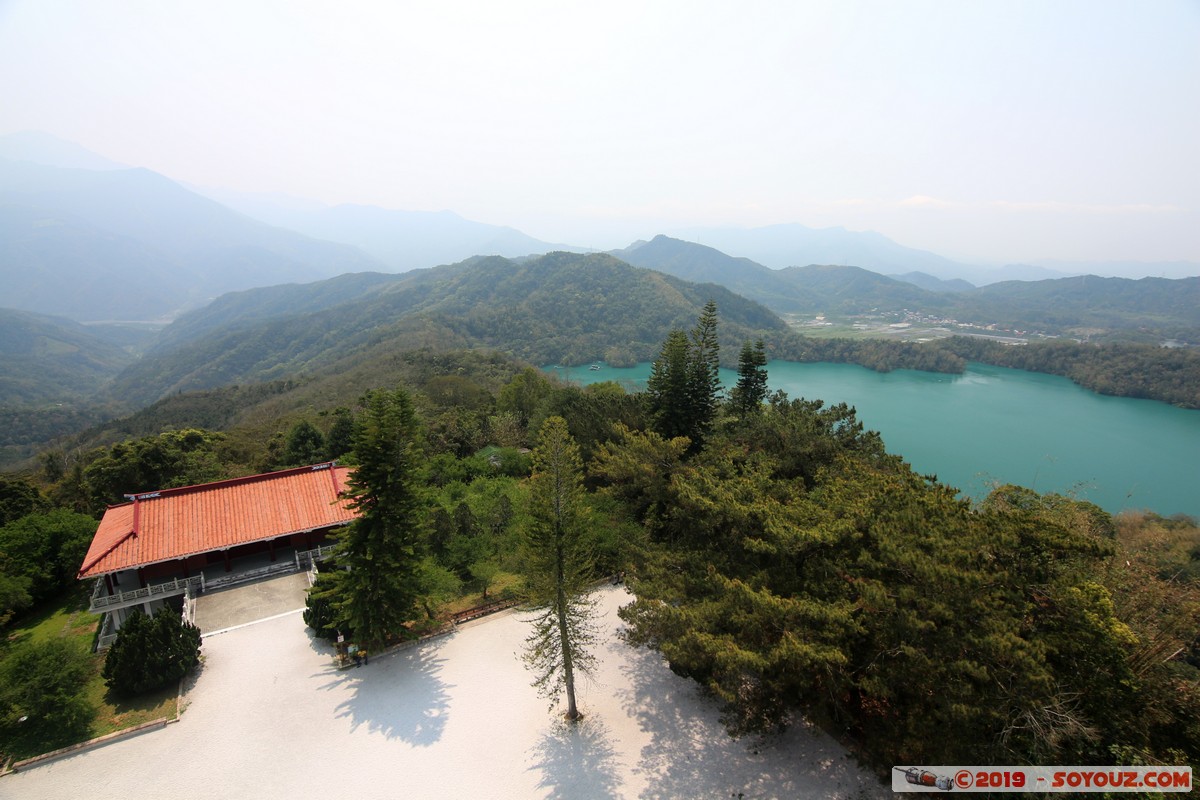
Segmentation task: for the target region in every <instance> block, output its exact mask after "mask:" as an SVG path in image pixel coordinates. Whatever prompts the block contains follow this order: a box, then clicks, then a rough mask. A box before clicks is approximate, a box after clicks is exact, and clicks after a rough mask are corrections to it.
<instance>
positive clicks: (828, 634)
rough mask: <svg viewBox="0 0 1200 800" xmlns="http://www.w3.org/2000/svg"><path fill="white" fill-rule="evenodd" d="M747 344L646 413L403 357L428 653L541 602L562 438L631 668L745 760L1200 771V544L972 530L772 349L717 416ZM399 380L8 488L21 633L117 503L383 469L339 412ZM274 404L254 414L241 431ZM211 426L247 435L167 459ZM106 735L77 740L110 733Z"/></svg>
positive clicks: (230, 402)
mask: <svg viewBox="0 0 1200 800" xmlns="http://www.w3.org/2000/svg"><path fill="white" fill-rule="evenodd" d="M497 266H498V265H497ZM724 326H725V320H724V318H723V317H722V318H719V320H718V317H717V316H716V310H715V307H714V306H713V305H711V304H707V305H706V306H705V307H704V309H703V311H702V312H701V314H700V316H699V322H697V323H696V325H695V327H694V328H693V327H690V326H687V327H682V326H681V327H679V328H676V329H675V330H674V331H672V332H670V333H669V334H668V335H667V337H666V338H665V340H664V341H663V342H662V343H661V345H660V347H659V348H658V351H657V353H656V358H655V359H654V361H655V365H654V369H653V371H652V375H653V378H652V380H651V382H650V386H649V389H648V391H647V392H646V393H645V394H635V395H631V394H628V393H626V392H625V391H624V390H623V389H621V387H619V386H616V385H613V384H597V385H595V386H591V387H588V388H586V389H583V388H579V387H574V386H566V385H562V384H559V383H557V382H556V381H554V380H553V379H552V378H549V377H547V376H545V375H543V374H542V373H540V372H539V371H537V370H534V369H532V368H523V367H522V366H521V365H520V364H518V363H516V362H514V361H512V360H511V359H509V358H508V357H506V356H504V355H501V354H497V353H483V352H481V351H478V350H472V351H466V352H457V353H453V352H436V351H433V350H426V351H422V352H420V353H411V352H410V353H393V354H392V359H393V360H392V362H391V363H392V365H393V366H392V368H393V372H392V373H390V375H389V382H388V384H387V386H386V388H387V389H388V390H389V391H393V390H395V389H396V388H397V386H399V387H400V388H401V389H402V390H403V392H404V393H405V394H406V395H408V396H411V398H412V407H413V409H414V412H415V416H416V421H415V424H414V425H413V426H412V427H411V429H410V430H408V431H407V433H406V434H405V436H406V439H405V441H406V443H409V444H410V445H411V447H413V448H415V449H416V451H417V452H418V453H419V456H420V457H419V458H416V459H414V460H413V462H412V463H413V464H415V465H417V470H416V472H415V474H414V479H415V480H417V481H419V484H420V487H421V491H420V492H419V493H416V494H414V495H413V497H415V498H419V502H418V501H414V502H418V507H417V508H416V509H415V510H414V511H413V513H412V514H411V515H410V522H415V528H413V531H411V533H413V535H415V536H416V538H415V539H414V541H415V542H416V544H415V549H414V551H413V553H412V554H411V555H413V557H414V558H415V559H417V560H419V563H420V567H419V569H416V570H413V571H412V573H411V574H406V575H404V576H400V577H399V578H398V579H400V580H405V581H407V582H408V583H407V588H408V589H409V590H412V591H415V592H417V593H418V603H417V608H418V609H419V615H420V616H421V617H422V619H421V620H420V621H418V622H417V623H415V625H414V629H413V630H424V629H425V628H426V627H429V626H434V625H436V624H438V623H439V621H440V620H442V619H444V618H445V614H446V613H448V612H447V611H446V609H448V608H454V607H455V606H454V603H455V602H459V601H462V602H477V601H479V600H480V599H482V598H486V597H488V596H489V592H490V593H492V594H493V595H494V594H497V593H499V594H502V595H504V596H510V597H515V598H520V597H521V596H522V588H521V587H522V585H523V580H524V578H526V577H528V576H527V575H526V574H525V573H526V571H527V570H528V569H529V564H528V562H527V561H525V560H523V559H522V558H521V552H520V549H519V547H518V546H517V543H518V542H519V541H520V539H521V536H522V534H523V532H524V531H526V530H527V528H528V526H529V525H530V524H531V523H530V511H529V503H530V498H529V493H530V479H529V476H530V462H529V460H528V459H527V458H526V457H525V456H524V454H523V453H522V452H521V450H520V448H522V447H531V446H534V447H536V446H537V445H538V444H539V442H540V441H541V436H542V431H543V427H544V425H545V423H546V421H547V420H549V419H556V420H557V419H558V418H561V420H562V421H563V422H564V423H565V427H566V429H567V431H568V432H569V434H570V437H571V438H572V439H573V440H574V442H575V443H576V444H578V446H579V451H580V454H581V457H582V460H583V465H584V470H585V473H586V474H585V476H584V477H585V479H586V481H585V486H586V487H587V492H586V494H585V496H584V497H583V498H582V499H581V504H583V505H584V506H586V512H587V514H588V515H589V517H590V519H591V520H592V523H593V524H591V525H589V526H587V530H588V535H589V536H590V537H592V539H591V542H590V545H591V548H592V550H593V552H594V554H595V563H596V571H595V573H594V575H593V577H597V578H598V577H601V576H603V575H611V574H612V573H613V572H617V571H624V572H625V573H626V574H627V575H628V578H629V582H630V587H631V589H632V590H633V592H634V594H635V596H636V598H637V599H636V601H635V602H634V603H633V604H632V605H630V606H628V607H627V608H625V609H623V611H622V612H621V613H622V616H623V618H624V620H625V621H626V623H627V624H628V626H629V628H628V630H629V633H628V639H629V642H630V643H631V644H633V645H637V646H648V647H652V648H655V649H656V650H658V651H659V652H661V653H662V655H663V656H664V657H665V658H666V659H667V660H668V662H669V664H670V666H671V668H672V669H673V670H674V671H675V672H676V673H678V674H680V675H683V676H685V677H688V678H691V679H693V680H695V681H696V682H697V684H698V685H699V686H700V687H701V688H702V689H703V690H704V691H706V692H707V693H709V694H710V695H711V696H712V697H713V698H714V700H715V701H716V702H718V703H720V705H721V706H722V709H723V711H724V720H725V722H726V724H727V726H728V728H729V730H730V731H731V732H732V733H735V734H748V733H753V734H764V735H765V734H769V733H770V732H772V731H776V730H779V729H780V728H782V727H786V726H789V725H795V724H801V723H802V721H803V720H808V721H811V722H814V723H816V724H819V725H821V726H823V727H825V728H827V729H829V730H830V731H831V732H833V733H834V734H835V735H837V736H838V737H839V738H841V739H842V741H844V742H846V743H847V744H848V745H849V746H850V747H851V749H852V751H853V752H854V753H855V754H856V755H858V756H859V757H860V758H862V759H863V760H864V761H866V762H867V763H869V764H871V765H872V766H875V767H877V768H879V769H880V771H881V772H884V771H886V770H887V769H889V768H890V766H891V765H893V764H898V763H926V764H952V763H959V764H970V763H978V764H989V763H990V764H997V763H999V764H1003V763H1076V764H1097V765H1105V764H1129V763H1167V764H1187V763H1196V762H1197V761H1198V760H1200V726H1198V725H1197V723H1196V716H1195V713H1194V712H1195V707H1196V705H1197V703H1200V694H1197V686H1198V685H1200V684H1198V682H1197V680H1198V678H1200V586H1198V585H1197V584H1196V582H1195V575H1194V572H1195V570H1194V569H1190V564H1191V561H1194V560H1195V558H1196V553H1197V546H1198V545H1197V543H1198V542H1200V533H1198V532H1197V530H1196V526H1195V523H1194V521H1193V520H1189V519H1185V518H1177V519H1172V520H1163V519H1161V518H1158V517H1154V516H1152V515H1143V516H1140V517H1138V516H1132V515H1131V516H1125V517H1122V518H1121V519H1120V520H1118V521H1115V522H1114V520H1113V519H1112V518H1111V517H1109V515H1107V514H1106V513H1104V512H1103V511H1102V510H1101V509H1099V508H1097V507H1096V506H1094V505H1091V504H1089V503H1084V502H1079V501H1075V500H1073V499H1071V498H1067V497H1061V496H1056V495H1038V494H1036V493H1034V492H1032V491H1029V490H1027V489H1022V488H1019V487H1013V486H1004V487H999V488H997V489H996V490H995V491H994V492H993V493H992V494H991V495H990V496H989V497H988V498H987V499H986V500H984V501H982V502H981V503H979V504H977V505H973V504H971V503H970V502H968V501H964V500H960V499H958V498H957V497H956V493H955V490H954V489H953V488H952V487H948V486H945V485H942V484H939V483H938V482H937V481H936V480H935V479H932V478H929V477H925V476H921V475H917V474H915V473H914V472H913V471H912V470H911V469H910V468H909V467H908V466H907V465H906V464H905V462H904V461H903V459H902V458H901V456H900V455H899V454H895V453H890V452H888V451H887V449H886V447H885V443H884V442H883V441H882V440H881V439H880V437H879V436H878V434H875V433H872V432H870V431H867V430H865V429H864V427H863V425H862V424H861V422H859V421H858V420H857V418H856V414H855V412H854V409H852V408H849V407H847V406H845V405H835V406H826V405H825V404H823V403H822V402H821V401H818V400H811V401H810V400H795V399H791V398H789V397H787V396H786V395H784V394H782V393H776V394H774V395H772V396H770V397H766V379H767V377H768V376H767V375H765V374H764V369H765V366H764V365H765V359H764V358H763V357H762V353H761V352H760V351H758V350H756V349H755V348H753V347H749V346H747V347H743V348H742V350H741V355H740V356H739V357H738V366H739V370H738V375H739V378H738V383H737V386H736V387H721V386H720V384H719V377H718V375H719V373H718V372H717V370H716V364H717V362H718V361H719V360H720V352H723V351H724V348H723V345H721V344H719V343H720V342H721V340H722V338H723V337H721V336H720V335H719V331H720V328H721V327H724ZM689 328H690V333H689V332H688V330H689ZM726 355H728V354H726ZM354 357H355V356H353V355H351V356H348V357H347V358H354ZM381 357H382V356H381V355H380V354H376V358H381ZM379 363H382V362H380V361H375V362H373V363H371V364H370V365H368V364H367V362H363V363H362V364H361V365H360V366H362V367H363V368H364V369H363V371H362V372H360V373H356V371H355V368H354V367H353V366H349V367H348V368H346V369H339V370H338V371H337V372H336V373H335V372H329V373H327V374H321V373H318V372H315V373H314V374H313V375H312V376H310V377H308V378H305V379H304V380H302V381H298V382H295V383H293V384H287V383H286V382H284V383H278V384H273V385H271V386H269V387H259V388H257V389H225V390H221V391H215V390H214V391H210V392H204V393H194V394H191V395H180V396H178V397H174V396H173V397H171V398H167V399H164V400H162V401H160V402H159V403H157V404H155V405H154V406H152V407H151V408H150V409H146V410H145V411H144V412H142V414H141V415H139V416H138V417H137V418H134V419H132V420H130V421H129V422H128V425H129V427H128V428H127V430H128V431H129V434H128V435H126V436H124V437H122V433H123V432H122V431H121V430H118V429H115V428H114V429H111V430H110V431H109V435H111V436H114V437H122V438H120V439H119V441H115V442H113V443H112V444H111V445H108V446H96V447H91V446H90V445H85V444H84V443H82V442H80V443H79V445H78V446H76V447H73V448H72V449H71V452H70V453H64V454H62V460H61V461H59V462H58V463H56V464H50V463H47V464H46V467H47V469H45V470H43V472H42V473H41V474H40V475H39V476H38V477H37V479H36V482H31V481H20V480H12V481H6V482H5V484H4V485H3V487H2V488H3V492H0V498H2V499H4V500H5V502H4V504H3V509H4V512H5V515H6V516H5V519H4V521H3V522H2V523H0V543H8V544H9V545H10V546H9V547H8V549H7V552H9V553H10V554H11V553H18V554H21V555H20V556H19V557H18V558H15V559H11V560H9V561H6V562H4V563H2V564H0V579H2V580H0V583H3V584H4V585H5V586H6V587H7V589H8V591H7V592H6V594H4V595H3V596H4V598H6V602H10V603H11V604H13V605H12V607H11V608H9V609H7V610H8V611H10V612H12V613H15V614H18V615H19V614H22V613H32V612H34V611H36V609H30V608H29V607H30V606H31V605H33V604H34V603H35V602H37V601H35V600H34V599H33V597H34V595H33V588H34V586H35V581H37V580H43V579H45V578H46V576H49V577H50V578H52V579H53V580H56V581H59V583H61V582H62V580H63V579H64V578H63V576H62V574H60V573H62V570H61V569H60V570H58V571H57V572H54V573H53V574H51V573H49V572H47V570H46V565H48V564H59V563H60V562H61V563H69V561H70V558H71V557H77V556H73V555H72V553H75V552H76V551H77V550H78V549H79V546H80V537H79V536H78V535H73V534H72V532H75V531H77V527H78V523H79V521H80V516H81V515H84V514H95V513H97V512H98V511H99V510H100V509H102V508H103V506H104V504H105V503H108V502H112V500H113V498H114V497H120V496H121V495H122V494H123V493H127V492H137V491H148V490H152V489H156V488H163V487H167V486H179V485H185V484H188V483H193V482H196V481H205V480H214V479H218V478H224V477H232V476H234V475H241V474H247V473H250V472H256V471H261V470H264V469H274V468H279V467H284V466H290V465H294V464H302V463H314V462H315V461H318V460H321V459H324V458H331V457H338V458H341V459H343V460H344V461H347V462H349V463H354V462H355V459H356V457H357V454H356V453H355V452H354V451H353V450H351V449H348V448H349V447H350V445H351V444H352V443H353V442H356V441H366V440H365V439H364V438H363V437H355V436H350V435H349V434H348V433H347V432H348V431H354V430H356V429H355V425H356V424H357V421H359V420H361V419H362V410H361V407H360V403H359V402H358V401H351V402H350V403H348V404H347V405H345V406H342V407H336V406H332V405H331V404H333V403H339V402H340V401H341V400H342V399H343V398H344V397H346V396H347V394H348V393H350V392H352V391H354V390H356V389H358V388H359V387H360V386H361V385H362V384H356V383H354V381H357V380H362V381H364V382H367V381H369V380H370V379H371V375H375V374H378V373H376V372H374V371H373V370H374V367H377V366H378V365H379ZM367 386H368V388H378V387H377V385H371V384H367ZM723 389H732V391H730V392H729V397H730V398H731V399H730V400H728V401H725V400H722V399H721V396H722V394H723V392H722V390H723ZM255 392H257V393H258V395H257V396H253V397H252V395H254V393H255ZM360 397H361V395H360ZM251 400H253V401H254V405H253V408H254V411H253V413H251V414H249V415H243V416H239V415H238V412H237V411H236V410H235V409H236V407H238V406H239V405H242V404H243V403H244V402H246V401H251ZM189 404H190V406H189ZM201 413H207V414H210V415H211V419H212V420H213V421H214V422H218V421H221V420H225V421H226V422H228V423H229V424H228V427H226V428H225V429H224V430H223V431H220V432H217V431H211V430H209V431H205V430H196V429H190V430H186V429H185V430H173V431H168V432H165V433H159V432H155V428H156V427H159V426H166V425H171V424H173V423H174V422H176V421H178V420H180V419H183V418H185V417H186V416H188V415H198V414H201ZM554 425H555V426H558V425H559V422H557V421H556V422H555V423H554ZM51 467H53V469H50V468H51ZM51 506H58V507H59V508H60V510H58V511H51V510H50V508H51ZM61 509H68V510H69V511H63V510H61ZM85 521H86V519H85ZM44 531H50V532H55V535H57V536H58V537H59V538H58V539H53V538H52V537H50V536H48V535H44V533H38V532H44ZM55 541H58V542H60V544H59V545H56V546H55V547H56V551H55V552H43V551H45V550H46V548H47V547H49V546H50V544H51V543H52V542H55ZM18 545H19V546H18ZM35 546H36V547H35ZM36 548H41V549H36ZM52 549H53V548H52ZM27 553H33V554H34V555H33V557H28V556H27V555H26V554H27ZM52 582H53V581H52ZM46 585H47V586H50V584H46ZM46 591H47V592H48V591H49V589H47V590H46ZM468 598H471V599H468ZM0 610H5V609H0ZM318 610H319V609H317V608H316V607H315V604H314V606H313V607H312V608H310V611H312V612H314V613H313V614H311V615H310V617H308V619H314V620H315V619H316V618H317V617H319V616H320V615H319V614H317V613H315V612H316V611H318ZM12 623H13V624H14V625H19V624H21V620H19V619H18V618H17V617H13V619H12ZM28 655H29V651H28V648H24V647H17V646H13V645H10V644H8V643H4V644H2V645H0V660H3V661H7V660H8V659H14V658H16V659H18V660H15V661H9V662H8V663H9V664H24V663H26V662H25V661H24V660H23V659H25V658H26V657H27V656H28ZM4 669H5V671H4V674H5V675H6V676H13V677H12V678H11V680H10V682H9V683H8V684H5V686H6V690H5V691H2V692H0V711H3V712H4V714H3V716H0V749H4V748H6V747H13V746H14V742H16V743H17V744H20V746H29V745H28V742H24V741H18V740H17V739H16V737H15V734H16V733H17V732H18V729H17V728H16V727H15V723H13V722H12V720H15V719H16V718H17V716H18V715H19V714H20V713H24V712H22V711H21V709H22V707H23V706H22V704H26V703H31V702H33V701H32V700H30V699H29V696H28V694H27V693H25V694H22V693H21V692H19V691H17V690H18V689H21V690H22V691H24V689H23V687H25V685H26V684H27V683H28V681H27V680H26V679H25V678H24V677H23V676H21V675H20V674H18V673H17V672H16V671H15V668H11V667H6V668H4ZM85 711H86V709H84V708H83V707H82V706H81V707H80V714H81V715H83V716H81V717H80V719H79V720H76V724H75V725H74V727H72V728H71V731H72V732H73V733H72V734H71V735H76V734H78V735H86V734H87V731H88V730H89V729H90V728H89V725H90V723H88V721H87V717H86V715H85V714H84V712H85ZM63 730H64V729H57V730H54V731H47V732H46V735H47V736H48V737H49V736H51V735H53V736H54V737H57V738H56V739H55V741H58V740H59V739H61V737H62V736H63V735H64V733H63ZM81 731H82V733H80V732H81ZM46 741H50V739H47V740H46Z"/></svg>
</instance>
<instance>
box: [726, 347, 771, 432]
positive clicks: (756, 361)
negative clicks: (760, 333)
mask: <svg viewBox="0 0 1200 800" xmlns="http://www.w3.org/2000/svg"><path fill="white" fill-rule="evenodd" d="M766 367H767V354H766V350H765V349H764V346H763V341H762V339H759V340H758V341H757V342H755V343H754V345H753V346H751V344H750V343H749V342H746V343H745V344H743V345H742V352H741V354H740V355H739V356H738V382H737V386H735V387H734V388H733V391H732V392H731V396H730V405H732V406H733V408H734V410H735V411H736V412H737V413H738V414H739V415H740V416H742V417H745V416H746V415H747V414H752V413H754V412H755V411H758V410H759V409H760V408H761V407H762V404H763V401H764V400H766V399H767V369H766Z"/></svg>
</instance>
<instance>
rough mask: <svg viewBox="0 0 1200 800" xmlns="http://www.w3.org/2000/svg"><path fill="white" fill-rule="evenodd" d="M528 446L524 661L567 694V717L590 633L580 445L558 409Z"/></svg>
mask: <svg viewBox="0 0 1200 800" xmlns="http://www.w3.org/2000/svg"><path fill="white" fill-rule="evenodd" d="M539 438H540V442H539V444H538V446H537V448H536V449H535V450H534V451H533V463H534V472H533V476H532V477H531V478H530V481H529V484H530V493H529V516H530V524H529V527H528V529H527V531H526V534H525V542H524V545H525V558H526V564H527V574H526V586H527V587H528V592H529V597H528V600H529V605H530V607H531V608H532V609H533V610H534V611H535V612H536V616H535V618H534V620H533V633H531V634H530V636H529V637H528V638H527V639H526V640H525V644H526V650H525V663H526V664H527V665H528V666H529V668H530V669H532V670H533V671H534V673H535V675H536V677H535V679H534V686H536V687H537V688H538V690H539V691H540V692H541V693H542V694H543V695H545V696H548V697H550V698H552V701H554V702H556V701H557V697H558V695H559V692H560V691H565V693H566V698H567V714H566V715H567V719H569V720H571V721H574V720H577V719H579V717H580V714H579V708H578V706H577V704H576V702H575V676H576V674H577V673H579V672H584V673H586V672H588V671H590V669H591V667H592V665H593V663H594V660H595V659H594V657H593V656H592V654H591V653H590V652H589V648H590V647H591V646H592V645H593V644H594V643H595V641H596V632H595V627H594V624H593V622H592V616H593V614H594V613H595V606H594V603H593V602H592V601H591V600H590V599H589V597H588V586H589V584H590V582H591V581H592V579H593V577H594V575H593V560H592V555H591V550H590V547H589V544H588V536H587V509H586V507H585V505H584V499H583V492H584V490H583V476H582V472H583V467H582V463H581V461H580V458H579V448H578V447H577V446H576V444H575V442H574V440H573V439H572V438H571V436H570V434H569V433H568V432H567V424H566V422H565V421H564V420H563V419H562V418H561V417H550V418H548V419H547V420H546V421H545V423H544V424H543V425H542V429H541V432H540V435H539Z"/></svg>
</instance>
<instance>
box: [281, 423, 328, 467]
mask: <svg viewBox="0 0 1200 800" xmlns="http://www.w3.org/2000/svg"><path fill="white" fill-rule="evenodd" d="M324 457H325V437H324V436H323V435H321V432H320V431H319V430H317V428H316V426H314V425H313V424H312V423H311V422H309V421H308V420H306V419H304V420H300V421H299V422H297V423H296V424H295V425H294V426H293V427H292V430H291V432H290V433H288V438H287V447H286V448H285V449H284V451H283V465H284V466H286V467H301V466H305V465H307V464H315V463H317V462H318V461H321V460H322V459H323V458H324Z"/></svg>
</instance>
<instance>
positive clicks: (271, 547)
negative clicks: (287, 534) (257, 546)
mask: <svg viewBox="0 0 1200 800" xmlns="http://www.w3.org/2000/svg"><path fill="white" fill-rule="evenodd" d="M267 548H268V549H269V550H270V551H271V563H272V564H274V563H275V540H274V539H271V540H270V541H269V542H267Z"/></svg>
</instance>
